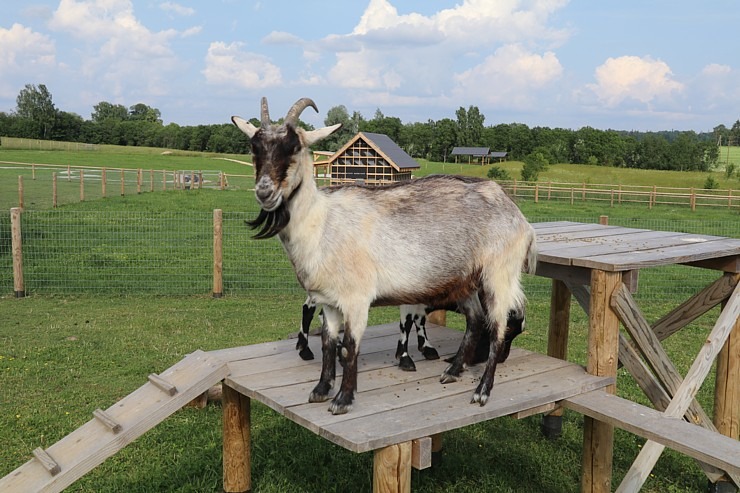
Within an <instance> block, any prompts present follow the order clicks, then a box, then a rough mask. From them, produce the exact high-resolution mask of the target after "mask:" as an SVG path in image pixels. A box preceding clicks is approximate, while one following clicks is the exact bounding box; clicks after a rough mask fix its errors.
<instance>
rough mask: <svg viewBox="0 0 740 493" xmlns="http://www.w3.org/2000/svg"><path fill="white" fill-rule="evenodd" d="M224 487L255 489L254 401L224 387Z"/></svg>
mask: <svg viewBox="0 0 740 493" xmlns="http://www.w3.org/2000/svg"><path fill="white" fill-rule="evenodd" d="M222 395H223V401H222V402H223V487H224V492H225V493H242V492H245V491H251V489H252V448H251V444H252V416H251V401H250V399H249V398H248V397H246V396H244V395H242V394H240V393H239V392H237V391H236V390H234V389H232V388H231V387H229V386H228V385H224V387H223V394H222Z"/></svg>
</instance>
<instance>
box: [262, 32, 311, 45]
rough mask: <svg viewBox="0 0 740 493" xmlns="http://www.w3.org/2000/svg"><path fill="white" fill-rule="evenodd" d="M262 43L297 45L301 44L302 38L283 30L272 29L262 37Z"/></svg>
mask: <svg viewBox="0 0 740 493" xmlns="http://www.w3.org/2000/svg"><path fill="white" fill-rule="evenodd" d="M262 43H264V44H269V45H297V46H300V45H301V44H303V40H302V39H301V38H299V37H298V36H296V35H294V34H290V33H286V32H283V31H272V32H271V33H270V34H268V35H267V36H265V37H264V38H262Z"/></svg>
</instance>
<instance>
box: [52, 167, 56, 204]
mask: <svg viewBox="0 0 740 493" xmlns="http://www.w3.org/2000/svg"><path fill="white" fill-rule="evenodd" d="M51 206H52V207H53V208H54V209H56V208H57V172H56V171H54V172H53V173H52V174H51Z"/></svg>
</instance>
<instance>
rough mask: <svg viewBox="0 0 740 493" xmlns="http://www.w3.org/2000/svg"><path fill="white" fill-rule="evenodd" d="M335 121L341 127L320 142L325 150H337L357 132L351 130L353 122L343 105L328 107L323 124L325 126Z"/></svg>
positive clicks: (333, 123)
mask: <svg viewBox="0 0 740 493" xmlns="http://www.w3.org/2000/svg"><path fill="white" fill-rule="evenodd" d="M337 123H341V124H342V127H341V128H340V129H339V130H337V131H336V132H334V133H333V134H331V135H330V136H328V137H327V138H325V139H324V140H323V141H322V142H321V146H322V147H323V148H324V149H326V150H327V151H332V152H333V151H336V150H338V149H339V148H340V147H342V146H343V145H344V144H346V143H347V141H349V139H351V138H352V137H353V136H354V135H355V134H356V133H357V131H355V130H353V128H354V122H352V120H350V117H349V112H348V111H347V108H346V107H345V106H344V105H339V106H334V107H333V108H330V109H329V111H328V112H327V113H326V118H324V125H325V126H327V127H328V126H331V125H336V124H337Z"/></svg>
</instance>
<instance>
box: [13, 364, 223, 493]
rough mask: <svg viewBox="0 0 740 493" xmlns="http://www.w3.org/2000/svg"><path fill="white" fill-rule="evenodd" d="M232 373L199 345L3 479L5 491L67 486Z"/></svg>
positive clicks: (15, 492)
mask: <svg viewBox="0 0 740 493" xmlns="http://www.w3.org/2000/svg"><path fill="white" fill-rule="evenodd" d="M227 375H228V366H227V364H226V363H225V362H223V361H221V360H220V359H218V358H217V357H215V356H213V355H212V354H210V353H205V352H203V351H196V352H194V353H192V354H190V355H188V356H187V357H186V358H184V359H183V360H182V361H180V362H179V363H177V364H176V365H174V366H172V367H171V368H169V369H168V370H166V371H165V372H163V373H161V374H160V375H154V374H152V375H149V381H148V382H147V383H146V384H144V385H143V386H141V387H139V389H138V390H136V391H134V392H133V393H131V394H129V395H128V396H126V397H125V398H124V399H122V400H121V401H119V402H117V403H115V404H114V405H113V406H111V407H110V408H108V409H107V410H105V411H103V410H101V409H98V410H96V411H94V412H93V419H91V420H90V421H88V422H87V423H85V424H84V425H82V426H81V427H80V428H78V429H77V430H75V431H74V432H72V433H70V434H69V435H67V436H66V437H64V438H63V439H61V440H60V441H58V442H57V443H55V444H54V445H52V446H51V447H49V448H48V449H46V450H43V449H41V448H38V449H36V450H35V451H34V458H33V459H31V460H29V461H28V462H26V463H25V464H23V465H22V466H20V467H19V468H18V469H16V470H15V471H13V472H11V473H10V474H8V475H7V476H5V477H4V478H1V479H0V491H2V492H3V493H31V492H57V491H62V490H63V489H64V488H66V487H67V486H69V485H70V484H72V483H74V482H75V481H77V480H78V479H79V478H81V477H82V476H84V475H85V474H87V473H88V472H90V471H91V470H92V469H93V468H95V467H96V466H98V465H100V464H101V463H102V462H103V461H104V460H105V459H107V458H108V457H110V456H111V455H113V454H115V453H116V452H118V451H119V450H121V449H122V448H123V447H125V446H126V445H128V444H129V443H131V442H133V441H134V440H135V439H137V438H138V437H140V436H141V435H143V434H144V433H146V432H147V431H149V430H150V429H152V428H153V427H154V426H156V425H157V424H159V423H161V422H162V421H164V419H165V418H167V417H168V416H170V415H171V414H173V413H174V412H175V411H177V410H178V409H180V408H182V407H183V406H185V405H186V404H187V403H188V402H190V401H192V400H193V399H194V398H196V397H197V396H199V395H200V394H202V393H204V392H206V391H207V390H208V389H209V388H210V387H211V386H212V385H214V384H216V383H218V382H219V381H221V380H223V379H224V378H225V377H226V376H227Z"/></svg>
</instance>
